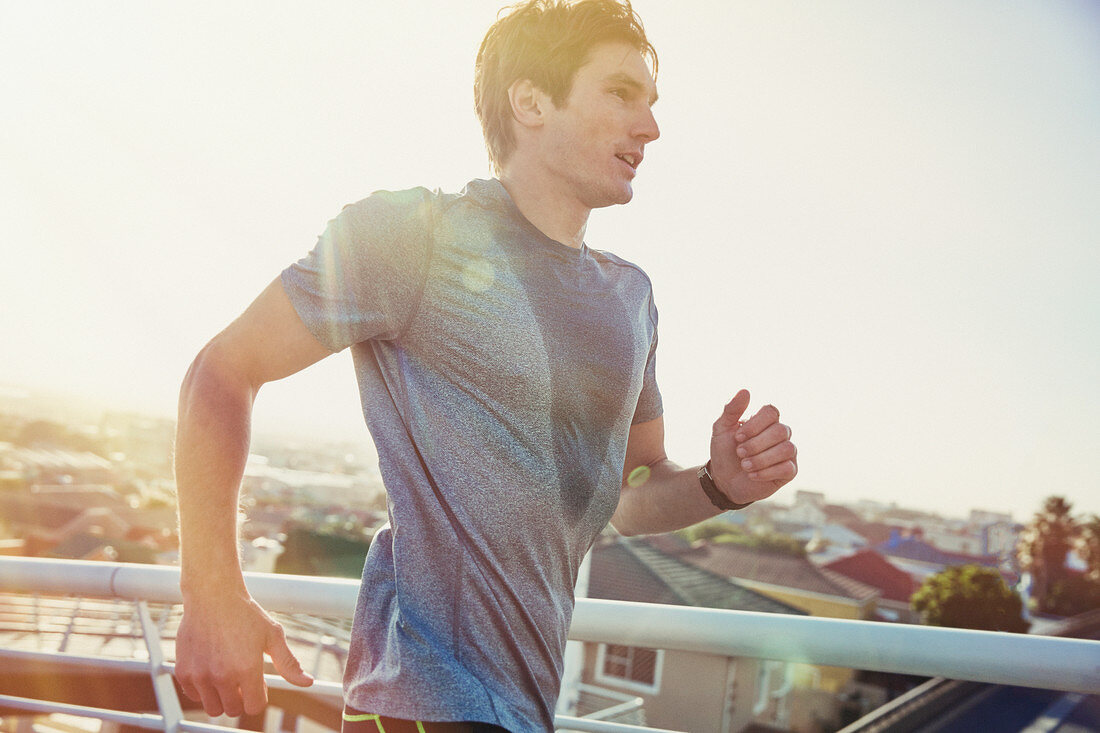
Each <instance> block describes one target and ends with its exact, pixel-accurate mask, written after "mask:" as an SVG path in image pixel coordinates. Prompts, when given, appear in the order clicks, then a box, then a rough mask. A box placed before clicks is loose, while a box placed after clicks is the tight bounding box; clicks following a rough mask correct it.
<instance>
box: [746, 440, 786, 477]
mask: <svg viewBox="0 0 1100 733" xmlns="http://www.w3.org/2000/svg"><path fill="white" fill-rule="evenodd" d="M797 455H798V451H797V449H796V448H795V447H794V443H792V442H790V441H789V440H788V441H784V442H782V443H780V444H779V445H776V446H773V447H771V448H768V449H767V450H766V451H763V452H761V453H757V454H756V455H754V456H751V457H749V458H746V459H744V460H742V461H741V469H742V470H744V471H748V472H749V477H750V478H751V477H752V473H753V472H756V471H762V470H764V469H766V468H771V467H772V466H777V465H779V464H780V463H783V462H785V461H794V459H795V457H796V456H797Z"/></svg>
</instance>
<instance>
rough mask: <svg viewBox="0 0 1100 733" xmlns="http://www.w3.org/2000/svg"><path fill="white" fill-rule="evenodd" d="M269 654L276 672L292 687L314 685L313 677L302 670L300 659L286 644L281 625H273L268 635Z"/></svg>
mask: <svg viewBox="0 0 1100 733" xmlns="http://www.w3.org/2000/svg"><path fill="white" fill-rule="evenodd" d="M266 651H267V654H268V656H270V657H271V663H272V664H274V665H275V671H276V672H278V673H279V674H280V675H282V677H283V679H285V680H286V681H287V682H289V683H291V684H292V685H298V686H299V687H309V686H310V685H312V684H313V677H312V676H310V675H308V674H306V673H305V671H303V670H302V665H301V664H299V663H298V658H297V657H295V656H294V652H292V651H290V647H289V646H287V643H286V634H285V633H283V627H282V626H280V625H279V624H277V623H275V624H272V626H271V629H270V630H269V631H268V633H267V649H266Z"/></svg>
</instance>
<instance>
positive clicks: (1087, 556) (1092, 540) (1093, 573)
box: [1077, 514, 1100, 582]
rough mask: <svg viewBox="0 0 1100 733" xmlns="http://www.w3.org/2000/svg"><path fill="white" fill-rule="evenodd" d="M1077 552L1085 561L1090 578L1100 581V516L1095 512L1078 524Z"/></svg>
mask: <svg viewBox="0 0 1100 733" xmlns="http://www.w3.org/2000/svg"><path fill="white" fill-rule="evenodd" d="M1077 554H1078V555H1080V556H1081V559H1082V560H1084V561H1085V566H1086V567H1087V568H1088V570H1087V571H1086V574H1087V576H1088V579H1089V580H1091V581H1093V582H1100V516H1098V515H1096V514H1093V515H1091V516H1090V517H1089V518H1088V519H1086V520H1085V521H1083V522H1080V523H1079V524H1078V525H1077Z"/></svg>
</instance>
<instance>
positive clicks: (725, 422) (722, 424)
mask: <svg viewBox="0 0 1100 733" xmlns="http://www.w3.org/2000/svg"><path fill="white" fill-rule="evenodd" d="M748 407H749V391H748V390H747V389H743V390H741V391H739V392H738V393H737V394H735V395H734V396H733V399H732V400H730V401H729V402H727V403H726V406H725V407H724V408H722V415H721V416H720V417H719V418H718V419H717V420H716V421H715V422H714V434H715V435H717V434H718V433H721V432H725V431H727V430H736V429H737V426H738V424H739V421H740V420H741V416H742V415H744V414H745V410H746V409H748Z"/></svg>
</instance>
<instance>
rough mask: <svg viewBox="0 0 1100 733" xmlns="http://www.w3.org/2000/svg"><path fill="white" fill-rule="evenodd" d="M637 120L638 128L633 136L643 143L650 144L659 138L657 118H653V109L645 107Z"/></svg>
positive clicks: (659, 131)
mask: <svg viewBox="0 0 1100 733" xmlns="http://www.w3.org/2000/svg"><path fill="white" fill-rule="evenodd" d="M643 109H644V111H643V112H642V115H641V118H640V119H639V120H638V126H637V128H636V129H635V132H634V134H635V135H636V136H637V137H640V138H641V139H642V141H643V142H647V143H651V142H653V141H654V140H656V139H657V138H659V137H660V136H661V128H659V127H658V126H657V118H656V117H654V116H653V108H652V107H650V106H649V105H646V106H645V107H644V108H643Z"/></svg>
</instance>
